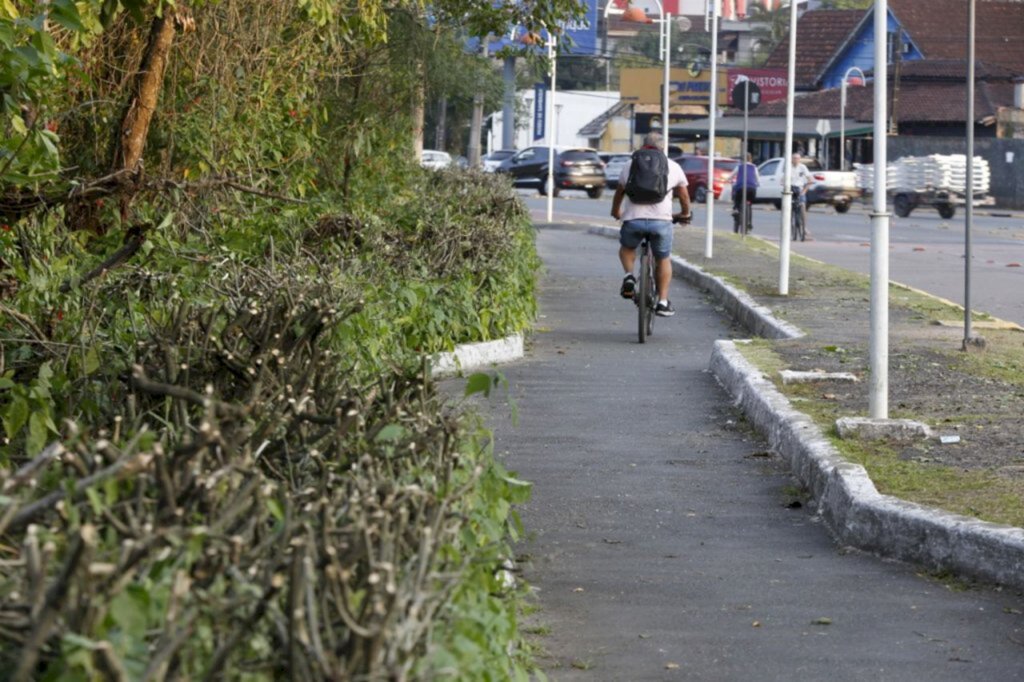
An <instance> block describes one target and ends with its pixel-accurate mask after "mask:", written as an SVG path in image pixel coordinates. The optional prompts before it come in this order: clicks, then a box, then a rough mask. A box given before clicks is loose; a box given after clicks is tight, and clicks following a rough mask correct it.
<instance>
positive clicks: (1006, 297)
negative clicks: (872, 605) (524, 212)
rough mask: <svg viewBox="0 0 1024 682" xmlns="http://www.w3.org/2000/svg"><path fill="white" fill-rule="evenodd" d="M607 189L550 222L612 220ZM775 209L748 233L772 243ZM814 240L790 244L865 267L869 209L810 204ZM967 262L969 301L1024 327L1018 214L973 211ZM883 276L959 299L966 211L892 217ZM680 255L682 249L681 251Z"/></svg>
mask: <svg viewBox="0 0 1024 682" xmlns="http://www.w3.org/2000/svg"><path fill="white" fill-rule="evenodd" d="M522 196H523V197H524V199H525V200H526V204H527V206H529V208H530V210H531V212H532V214H533V215H534V217H535V219H537V218H542V217H543V216H544V211H545V210H546V200H545V198H544V197H539V196H537V194H536V193H535V192H531V193H527V192H526V191H524V192H522ZM610 209H611V193H610V192H607V193H606V194H605V196H604V197H603V198H601V199H598V200H592V199H587V197H586V195H585V194H583V193H582V192H579V193H576V192H565V193H564V196H561V197H559V198H558V199H555V203H554V211H555V220H556V221H573V222H594V223H599V224H607V225H610V224H614V221H612V219H611V218H610V217H609V211H610ZM730 209H731V204H726V203H725V202H722V201H719V202H716V204H715V229H716V231H719V230H721V231H731V230H732V218H731V217H730V216H729V210H730ZM694 215H695V219H694V222H693V228H694V229H699V230H704V229H706V225H707V212H706V208H705V207H704V206H703V205H701V206H697V207H696V210H695V212H694ZM781 215H782V214H781V213H780V212H779V211H777V210H775V209H774V208H771V207H769V206H757V207H755V212H754V234H756V235H758V236H761V237H764V238H766V239H768V240H769V241H773V242H778V239H779V225H780V222H781ZM808 228H809V229H810V231H811V234H812V239H811V240H810V241H807V242H803V243H798V244H794V245H793V251H794V252H795V253H799V254H801V255H804V256H808V257H810V258H815V259H817V260H820V261H823V262H825V263H829V264H831V265H838V266H840V267H844V268H847V269H850V270H854V271H857V272H862V273H865V274H866V273H869V272H870V268H871V255H870V244H871V219H870V216H869V208H868V207H866V206H862V205H860V204H855V205H854V207H853V208H852V209H851V210H850V212H849V213H847V214H845V215H839V214H837V213H836V212H835V211H834V210H832V209H831V208H826V207H823V206H815V207H813V208H812V209H811V210H810V212H809V216H808ZM971 234H972V243H973V244H972V251H973V259H972V262H973V267H972V271H971V305H972V308H973V309H974V310H975V311H982V312H986V313H989V314H991V315H994V316H996V317H998V318H1001V319H1004V320H1008V321H1010V322H1015V323H1017V324H1019V325H1022V326H1024V295H1022V292H1024V267H1022V266H1024V213H1020V212H1016V213H1012V214H1011V213H1005V214H999V213H998V212H993V211H990V210H986V211H985V212H984V214H982V213H981V212H980V211H979V212H978V213H977V214H976V215H975V217H974V225H973V228H972V230H971ZM889 254H890V258H889V277H890V279H891V280H893V281H896V282H900V283H902V284H906V285H909V286H912V287H916V288H918V289H922V290H924V291H927V292H929V293H932V294H934V295H936V296H941V297H942V298H946V299H949V300H951V301H954V302H956V303H958V304H960V305H963V302H964V290H965V287H964V281H965V272H964V216H963V212H962V211H958V213H957V214H956V215H955V216H954V217H953V218H952V219H951V220H943V219H941V218H939V215H938V213H937V212H936V211H934V210H929V209H921V210H917V211H915V212H914V213H912V214H911V215H910V216H909V217H907V218H897V217H895V216H893V217H892V220H891V223H890V230H889ZM682 255H683V256H686V255H687V254H685V253H684V254H682Z"/></svg>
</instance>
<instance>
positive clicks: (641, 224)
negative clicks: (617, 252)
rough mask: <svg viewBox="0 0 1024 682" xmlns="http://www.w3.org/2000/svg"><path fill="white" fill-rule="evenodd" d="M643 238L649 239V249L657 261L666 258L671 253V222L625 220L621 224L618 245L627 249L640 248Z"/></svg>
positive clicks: (646, 219) (647, 219) (645, 219)
mask: <svg viewBox="0 0 1024 682" xmlns="http://www.w3.org/2000/svg"><path fill="white" fill-rule="evenodd" d="M645 236H649V237H650V238H651V249H652V250H653V251H654V257H655V258H657V259H658V260H662V259H663V258H668V257H669V255H670V254H671V253H672V221H671V220H651V219H649V218H644V219H639V220H627V221H626V222H624V223H622V229H621V230H620V231H619V244H622V245H623V246H624V247H626V248H627V249H635V248H636V247H638V246H640V241H641V240H642V239H643V238H644V237H645Z"/></svg>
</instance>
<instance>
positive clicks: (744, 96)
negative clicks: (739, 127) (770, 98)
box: [732, 77, 761, 111]
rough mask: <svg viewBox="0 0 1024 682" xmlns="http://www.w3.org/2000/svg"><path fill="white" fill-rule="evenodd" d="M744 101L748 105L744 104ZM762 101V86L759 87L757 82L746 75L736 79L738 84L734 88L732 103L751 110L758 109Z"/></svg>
mask: <svg viewBox="0 0 1024 682" xmlns="http://www.w3.org/2000/svg"><path fill="white" fill-rule="evenodd" d="M744 102H745V103H746V106H744ZM760 103H761V88H759V87H757V83H755V82H754V81H752V80H750V79H749V78H746V77H743V80H737V81H736V85H734V86H733V88H732V105H733V106H734V107H737V108H739V109H746V110H747V111H750V110H751V109H756V108H757V105H758V104H760Z"/></svg>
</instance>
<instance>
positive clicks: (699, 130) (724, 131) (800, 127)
mask: <svg viewBox="0 0 1024 682" xmlns="http://www.w3.org/2000/svg"><path fill="white" fill-rule="evenodd" d="M710 121H711V119H709V118H701V119H697V120H693V121H685V122H683V123H673V124H672V126H671V128H670V133H671V136H672V137H673V138H677V139H678V138H680V137H691V136H694V135H697V136H700V137H707V136H708V126H709V124H710ZM840 122H841V121H840V119H838V118H794V119H793V136H794V137H797V138H809V137H821V136H822V135H821V132H820V131H821V130H822V129H825V130H827V131H828V132H826V134H825V137H839V126H840ZM747 126H748V132H747V135H748V136H749V137H750V138H751V139H757V140H782V139H784V138H785V137H786V119H785V118H782V117H779V116H750V117H749V118H748V121H747ZM872 132H874V125H873V124H871V123H864V122H863V121H851V120H850V119H846V137H857V136H864V135H871V134H872ZM715 135H716V136H721V137H743V117H742V116H723V117H722V118H719V119H718V121H717V123H716V124H715Z"/></svg>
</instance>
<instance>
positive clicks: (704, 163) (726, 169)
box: [673, 154, 740, 204]
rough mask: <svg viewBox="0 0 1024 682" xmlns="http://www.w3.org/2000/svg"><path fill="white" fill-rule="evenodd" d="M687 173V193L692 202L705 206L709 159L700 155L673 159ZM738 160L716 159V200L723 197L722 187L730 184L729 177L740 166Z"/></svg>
mask: <svg viewBox="0 0 1024 682" xmlns="http://www.w3.org/2000/svg"><path fill="white" fill-rule="evenodd" d="M673 161H675V162H676V163H678V164H679V165H680V166H682V168H683V172H684V173H686V182H687V183H688V184H687V187H686V189H687V192H688V193H689V195H690V201H695V202H697V203H698V204H703V203H704V202H705V201H707V200H708V157H706V156H700V155H698V154H682V155H681V156H677V157H674V158H673ZM739 163H740V162H739V161H737V160H736V159H727V158H722V157H718V156H716V157H715V182H714V183H713V185H712V187H713V188H714V192H715V199H718V198H719V197H720V196H721V195H722V187H724V186H725V185H726V184H727V183H728V182H729V176H730V175H732V172H733V171H734V170H736V166H738V165H739Z"/></svg>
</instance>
